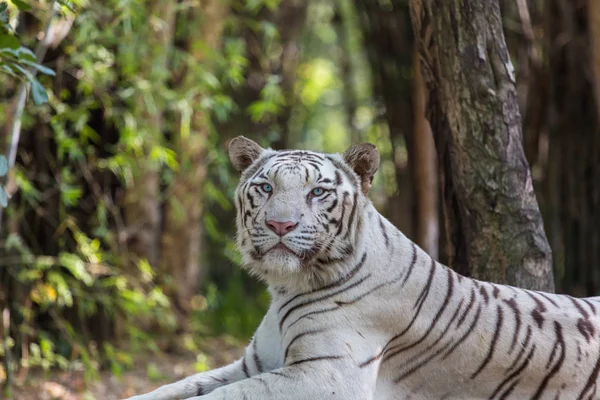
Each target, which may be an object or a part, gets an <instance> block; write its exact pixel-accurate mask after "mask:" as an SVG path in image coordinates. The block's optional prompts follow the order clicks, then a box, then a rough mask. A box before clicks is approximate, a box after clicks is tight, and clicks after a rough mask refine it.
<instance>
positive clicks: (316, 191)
mask: <svg viewBox="0 0 600 400" xmlns="http://www.w3.org/2000/svg"><path fill="white" fill-rule="evenodd" d="M311 193H312V195H313V196H320V195H322V194H323V193H325V190H323V188H319V187H318V188H314V189H313V190H312V192H311Z"/></svg>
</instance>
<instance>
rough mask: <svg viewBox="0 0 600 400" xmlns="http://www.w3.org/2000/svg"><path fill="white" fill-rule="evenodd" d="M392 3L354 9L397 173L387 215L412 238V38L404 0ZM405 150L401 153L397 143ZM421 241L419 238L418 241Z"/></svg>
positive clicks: (364, 3)
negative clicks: (383, 112)
mask: <svg viewBox="0 0 600 400" xmlns="http://www.w3.org/2000/svg"><path fill="white" fill-rule="evenodd" d="M391 3H392V7H391V9H389V8H387V7H385V6H383V5H382V4H380V3H379V2H377V1H371V0H359V1H357V2H356V6H357V10H358V11H359V16H360V18H361V25H362V27H363V34H364V42H365V43H364V44H365V48H366V50H367V56H368V59H369V63H370V65H371V70H372V76H373V95H374V97H375V101H376V102H377V103H379V104H381V105H383V106H384V107H385V121H386V122H387V126H388V129H389V137H390V141H391V145H392V161H393V162H394V167H395V175H396V188H397V191H396V194H395V195H394V196H393V197H392V198H391V199H390V200H389V201H388V205H389V207H390V208H391V209H390V210H389V212H388V214H389V215H390V220H391V221H392V222H393V223H394V225H396V227H398V229H400V230H402V231H403V232H404V234H406V235H407V236H408V237H410V238H413V239H414V230H415V229H414V227H415V222H416V219H415V218H414V215H415V214H416V213H415V212H414V210H415V206H416V203H415V199H414V198H413V190H412V189H413V187H414V185H415V184H416V182H414V181H413V180H412V178H413V177H412V176H411V171H412V166H413V162H414V158H413V155H412V154H411V153H410V149H412V141H413V104H412V103H413V99H412V90H413V89H412V88H413V82H412V81H413V80H412V77H411V76H410V74H409V72H410V71H411V69H412V58H413V39H412V34H411V31H412V29H411V26H410V16H409V13H408V8H407V7H406V4H403V3H404V2H403V1H401V0H393V1H392V2H391ZM402 147H405V148H406V149H407V153H408V162H407V160H406V156H404V157H402V152H401V151H400V149H401V148H402ZM419 244H422V243H419Z"/></svg>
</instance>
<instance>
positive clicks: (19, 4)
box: [10, 0, 31, 11]
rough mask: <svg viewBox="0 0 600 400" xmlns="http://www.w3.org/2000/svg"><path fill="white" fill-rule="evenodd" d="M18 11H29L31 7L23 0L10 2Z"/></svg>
mask: <svg viewBox="0 0 600 400" xmlns="http://www.w3.org/2000/svg"><path fill="white" fill-rule="evenodd" d="M10 1H11V2H12V3H13V4H14V5H15V6H17V8H18V9H19V10H20V11H30V10H31V6H30V5H29V4H27V3H26V2H24V1H23V0H10Z"/></svg>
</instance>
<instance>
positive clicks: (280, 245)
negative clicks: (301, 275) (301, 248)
mask: <svg viewBox="0 0 600 400" xmlns="http://www.w3.org/2000/svg"><path fill="white" fill-rule="evenodd" d="M275 250H282V251H284V252H286V253H290V254H292V255H294V256H296V257H298V254H296V252H295V251H294V250H292V249H290V248H289V247H287V246H286V245H285V244H283V242H279V243H277V244H276V245H275V246H273V247H271V248H270V249H269V250H267V253H270V252H272V251H275Z"/></svg>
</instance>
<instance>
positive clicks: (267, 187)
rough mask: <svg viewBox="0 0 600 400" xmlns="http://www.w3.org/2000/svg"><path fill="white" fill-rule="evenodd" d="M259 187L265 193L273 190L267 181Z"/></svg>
mask: <svg viewBox="0 0 600 400" xmlns="http://www.w3.org/2000/svg"><path fill="white" fill-rule="evenodd" d="M261 188H262V190H263V191H264V192H265V193H271V192H272V191H273V186H271V185H269V184H268V183H263V184H262V186H261Z"/></svg>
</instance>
